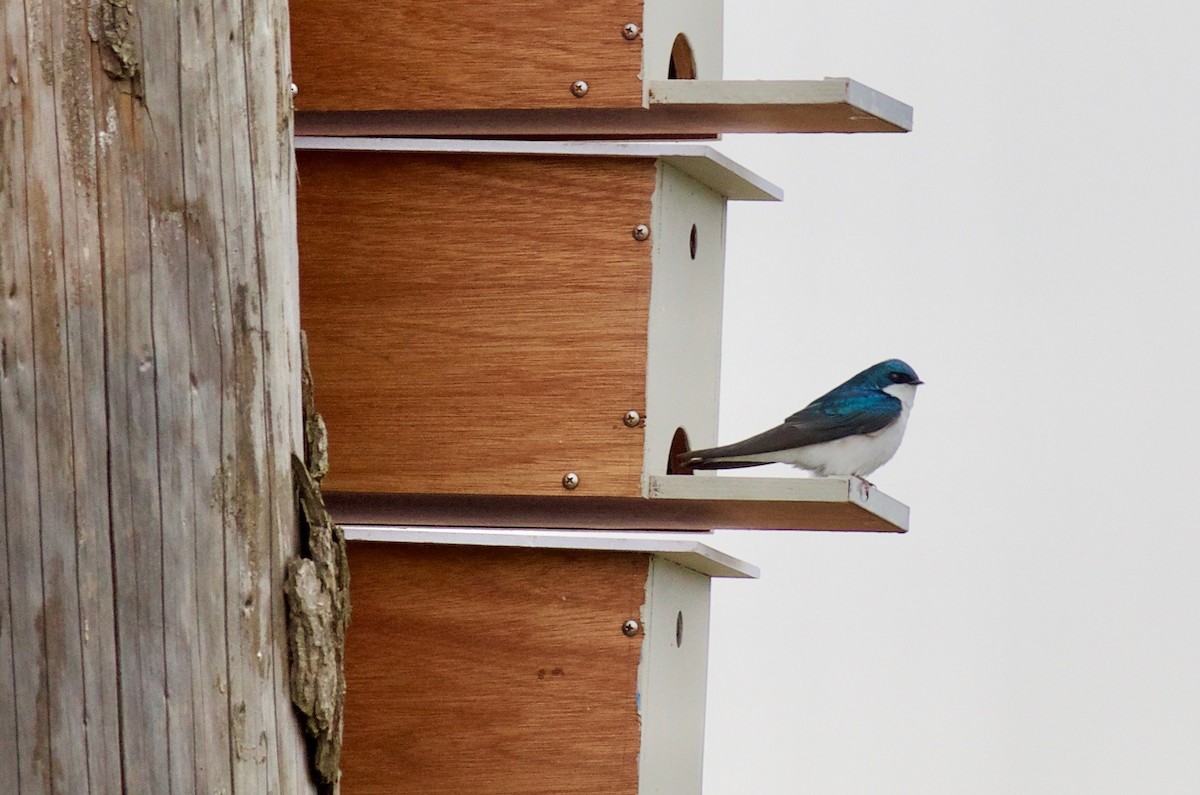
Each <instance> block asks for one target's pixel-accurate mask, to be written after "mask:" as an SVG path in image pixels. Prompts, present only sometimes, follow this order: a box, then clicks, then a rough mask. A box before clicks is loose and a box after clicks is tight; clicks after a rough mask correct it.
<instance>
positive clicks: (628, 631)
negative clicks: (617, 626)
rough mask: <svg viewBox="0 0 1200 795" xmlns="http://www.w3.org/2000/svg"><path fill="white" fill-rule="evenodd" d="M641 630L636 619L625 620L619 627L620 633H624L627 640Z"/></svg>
mask: <svg viewBox="0 0 1200 795" xmlns="http://www.w3.org/2000/svg"><path fill="white" fill-rule="evenodd" d="M641 628H642V625H641V624H639V623H638V622H637V620H636V619H632V618H630V619H626V621H625V623H624V624H622V625H621V631H622V632H623V633H625V637H627V638H632V637H633V636H634V635H636V634H638V630H639V629H641Z"/></svg>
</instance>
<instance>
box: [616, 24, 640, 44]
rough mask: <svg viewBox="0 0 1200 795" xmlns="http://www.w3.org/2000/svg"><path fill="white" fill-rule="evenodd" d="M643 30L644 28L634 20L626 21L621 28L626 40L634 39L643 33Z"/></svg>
mask: <svg viewBox="0 0 1200 795" xmlns="http://www.w3.org/2000/svg"><path fill="white" fill-rule="evenodd" d="M641 32H642V29H641V28H639V27H638V26H637V25H635V24H634V23H632V22H626V23H625V26H624V27H622V28H621V35H622V36H624V37H625V40H626V41H633V40H634V39H636V38H637V37H638V36H639V35H641Z"/></svg>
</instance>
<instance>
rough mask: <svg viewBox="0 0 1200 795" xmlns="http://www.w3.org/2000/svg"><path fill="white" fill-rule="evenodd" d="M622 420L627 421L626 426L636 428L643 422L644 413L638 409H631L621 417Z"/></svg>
mask: <svg viewBox="0 0 1200 795" xmlns="http://www.w3.org/2000/svg"><path fill="white" fill-rule="evenodd" d="M621 422H623V423H625V427H627V428H636V427H637V426H639V425H641V424H642V415H641V414H639V413H638V412H637V411H636V410H634V409H630V410H629V411H627V412H625V416H624V417H623V418H621Z"/></svg>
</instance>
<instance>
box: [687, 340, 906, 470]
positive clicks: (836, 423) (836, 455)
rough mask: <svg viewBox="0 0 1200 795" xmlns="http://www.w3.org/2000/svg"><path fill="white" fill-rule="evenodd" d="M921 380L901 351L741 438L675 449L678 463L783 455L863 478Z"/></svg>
mask: <svg viewBox="0 0 1200 795" xmlns="http://www.w3.org/2000/svg"><path fill="white" fill-rule="evenodd" d="M923 383H925V382H924V381H922V380H921V379H920V378H918V377H917V374H916V372H915V371H914V370H913V369H912V368H911V367H909V366H908V365H907V364H905V363H904V362H902V361H901V360H899V359H888V360H887V361H884V362H880V363H879V364H876V365H872V366H871V367H868V368H867V369H866V370H863V371H862V372H861V373H859V374H858V375H856V376H854V377H853V378H851V379H849V380H848V381H846V382H845V383H844V384H841V385H840V386H837V387H834V388H833V389H831V390H829V391H828V392H826V393H825V394H824V395H821V397H819V398H817V399H816V400H814V401H813V402H812V403H809V404H808V405H807V406H805V407H804V408H802V409H800V410H799V411H797V412H796V413H795V414H793V415H792V416H790V417H788V418H787V419H786V420H784V421H783V424H782V425H777V426H775V427H774V428H771V429H770V430H768V431H763V432H762V433H760V434H757V435H755V436H751V437H750V438H748V439H743V440H742V441H740V442H735V443H733V444H727V445H724V446H721V447H709V448H706V449H703V450H690V451H688V452H686V453H682V454H680V455H679V457H678V459H677V463H678V465H679V467H680V468H681V469H682V470H683V471H687V472H690V471H691V470H696V469H734V468H738V467H754V466H761V465H763V464H773V463H784V464H791V465H792V466H795V467H797V468H799V469H804V470H807V471H809V472H811V473H812V474H814V475H816V476H818V477H830V476H845V475H854V476H857V477H858V478H860V479H862V480H863V481H864V482H866V483H868V484H869V481H867V480H866V477H867V475H870V474H871V473H872V472H874V471H875V470H877V469H879V467H881V466H883V465H884V464H886V463H887V462H888V461H890V460H891V458H892V456H894V455H895V454H896V450H897V449H899V447H900V441H901V440H902V439H903V438H904V428H905V426H906V425H907V424H908V415H909V413H910V412H911V411H912V406H913V399H914V398H915V397H916V394H917V387H918V386H920V385H921V384H923Z"/></svg>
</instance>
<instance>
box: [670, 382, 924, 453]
mask: <svg viewBox="0 0 1200 795" xmlns="http://www.w3.org/2000/svg"><path fill="white" fill-rule="evenodd" d="M900 411H901V404H900V401H899V399H897V398H894V397H892V396H891V395H889V394H887V393H885V392H880V391H877V390H869V391H868V390H863V391H854V392H848V391H843V392H841V393H840V394H829V395H824V396H823V397H820V398H817V399H816V400H814V401H813V402H812V403H810V404H808V405H807V406H805V407H804V408H803V409H801V410H800V411H797V412H796V413H795V414H793V415H792V416H790V417H788V418H787V420H785V421H784V423H783V424H782V425H776V426H775V427H774V428H771V429H770V430H768V431H763V432H762V433H760V434H757V435H755V436H751V437H750V438H749V439H743V440H742V441H740V442H734V443H733V444H727V445H725V446H723V447H710V448H707V449H704V450H692V451H690V452H687V453H684V454H683V455H681V456H680V457H679V460H680V462H681V463H683V464H684V465H685V466H690V467H691V468H693V469H727V468H731V467H733V466H755V465H757V463H758V462H748V461H721V460H720V459H727V458H738V457H741V456H747V455H758V454H761V453H773V452H775V451H778V450H791V449H794V448H796V447H807V446H809V445H813V444H821V443H822V442H832V441H833V440H835V439H841V438H842V437H844V436H857V435H860V434H864V433H874V432H876V431H881V430H883V429H884V428H886V427H887V426H888V425H889V424H890V423H892V422H894V421H895V420H896V419H897V418H898V417H899V416H900ZM764 463H765V462H764Z"/></svg>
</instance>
